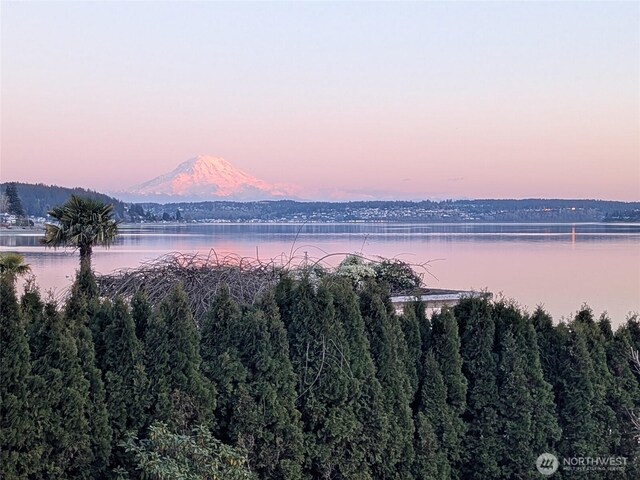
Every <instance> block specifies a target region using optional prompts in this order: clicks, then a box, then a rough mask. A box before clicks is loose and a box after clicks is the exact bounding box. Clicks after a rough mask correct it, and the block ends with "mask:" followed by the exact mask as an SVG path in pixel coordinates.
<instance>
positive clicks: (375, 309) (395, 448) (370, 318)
mask: <svg viewBox="0 0 640 480" xmlns="http://www.w3.org/2000/svg"><path fill="white" fill-rule="evenodd" d="M360 311H361V313H362V317H363V319H364V322H365V325H366V329H367V334H368V336H369V344H370V346H371V354H372V357H373V360H374V363H375V365H376V368H377V376H378V380H379V381H380V385H381V386H382V391H383V397H384V399H385V407H386V411H387V415H388V418H389V442H388V443H387V445H386V449H385V452H384V458H385V462H384V464H383V472H381V473H379V474H376V478H411V466H412V464H413V460H414V450H413V439H414V424H413V418H412V412H411V403H412V401H413V398H412V388H411V382H410V380H409V377H408V375H407V369H406V363H405V359H406V352H407V345H406V342H405V339H404V334H403V333H402V329H401V327H400V323H399V321H398V318H397V317H396V316H395V315H394V313H393V308H392V306H391V305H390V303H389V301H388V294H387V293H386V292H385V291H384V290H383V289H382V288H381V287H380V285H378V284H377V283H375V282H374V281H368V282H367V283H366V284H365V286H364V289H363V291H362V292H361V294H360Z"/></svg>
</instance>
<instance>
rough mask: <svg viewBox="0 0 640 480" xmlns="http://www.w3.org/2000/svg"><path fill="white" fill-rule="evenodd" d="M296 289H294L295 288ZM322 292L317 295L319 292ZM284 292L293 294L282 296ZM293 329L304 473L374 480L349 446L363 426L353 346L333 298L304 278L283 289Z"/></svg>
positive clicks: (285, 315)
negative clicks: (338, 319) (354, 377)
mask: <svg viewBox="0 0 640 480" xmlns="http://www.w3.org/2000/svg"><path fill="white" fill-rule="evenodd" d="M292 287H293V286H292ZM315 288H317V291H314V289H315ZM283 292H286V293H287V294H288V295H290V296H289V297H288V298H285V297H283ZM278 293H279V295H280V298H279V303H280V304H281V305H286V308H285V309H283V311H281V315H282V316H283V318H284V319H285V324H286V325H287V327H288V328H287V329H288V336H289V347H290V353H291V363H292V366H293V369H294V372H295V373H296V375H297V383H298V399H297V404H298V409H299V411H300V413H301V414H302V424H303V429H304V433H305V435H304V437H305V439H304V441H305V450H306V455H305V465H304V473H305V474H306V475H308V476H310V477H312V478H318V479H321V478H327V479H328V478H336V479H347V478H354V479H362V478H369V475H368V474H367V472H362V471H361V470H360V467H361V460H360V459H359V458H357V457H354V455H353V454H352V452H350V450H349V448H348V446H349V445H352V444H354V443H356V441H357V437H356V435H357V433H354V432H358V431H359V429H360V427H359V425H358V420H357V417H356V413H355V411H354V402H353V398H352V397H351V392H350V387H351V385H352V379H351V374H350V372H349V370H348V356H347V355H348V345H347V342H346V338H345V335H344V330H343V328H342V325H341V324H339V323H338V322H336V319H335V312H334V307H333V302H332V298H331V295H330V294H329V292H328V290H327V288H326V287H325V286H323V285H319V286H317V287H314V286H313V285H312V284H311V283H310V281H309V279H308V278H303V279H302V280H301V281H299V282H298V283H297V285H295V287H293V288H290V289H289V288H287V289H286V290H285V289H284V288H281V289H280V290H279V292H278Z"/></svg>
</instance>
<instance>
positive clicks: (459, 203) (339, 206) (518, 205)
mask: <svg viewBox="0 0 640 480" xmlns="http://www.w3.org/2000/svg"><path fill="white" fill-rule="evenodd" d="M5 185H6V184H0V191H2V192H4V188H5ZM16 186H17V190H18V195H19V196H20V198H21V200H22V204H23V206H24V208H25V210H26V212H27V213H28V214H29V215H34V216H42V217H44V216H45V215H46V214H47V211H48V210H50V209H51V208H52V207H54V206H56V205H61V204H62V203H64V202H65V201H66V200H67V199H68V198H69V197H70V196H71V195H72V194H76V195H81V196H89V197H93V198H97V199H99V200H101V201H103V202H106V203H111V204H113V207H114V213H115V216H116V218H118V219H121V220H124V221H128V222H141V221H144V222H154V221H163V220H164V221H205V222H206V221H214V222H216V221H222V222H411V223H427V222H436V223H437V222H601V221H611V222H616V221H618V222H620V221H626V222H637V221H639V220H640V217H639V213H638V212H640V202H619V201H610V200H566V199H540V198H532V199H521V200H513V199H476V200H443V201H429V200H424V201H420V202H412V201H357V202H299V201H295V200H275V201H274V200H267V201H252V202H239V201H222V200H218V201H209V202H172V203H164V204H161V203H155V202H143V203H129V202H122V201H121V200H119V199H117V198H114V197H111V196H108V195H105V194H103V193H98V192H95V191H92V190H86V189H84V188H66V187H58V186H53V185H44V184H29V183H17V184H16Z"/></svg>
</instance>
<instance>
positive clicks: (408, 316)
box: [398, 305, 423, 404]
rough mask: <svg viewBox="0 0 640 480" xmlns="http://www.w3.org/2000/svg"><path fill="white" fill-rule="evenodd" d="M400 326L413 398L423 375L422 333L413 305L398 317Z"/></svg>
mask: <svg viewBox="0 0 640 480" xmlns="http://www.w3.org/2000/svg"><path fill="white" fill-rule="evenodd" d="M398 320H399V321H400V327H401V328H402V333H403V335H404V339H405V342H406V344H407V349H406V352H407V355H406V358H405V364H406V368H407V375H408V378H409V383H410V384H411V399H412V404H413V399H415V398H416V395H417V393H418V389H419V378H420V377H421V376H422V375H421V373H422V362H423V359H422V338H421V335H420V325H419V324H418V319H417V318H416V312H415V308H414V307H413V306H411V305H409V306H407V307H405V308H404V311H403V312H402V315H401V316H400V317H399V318H398Z"/></svg>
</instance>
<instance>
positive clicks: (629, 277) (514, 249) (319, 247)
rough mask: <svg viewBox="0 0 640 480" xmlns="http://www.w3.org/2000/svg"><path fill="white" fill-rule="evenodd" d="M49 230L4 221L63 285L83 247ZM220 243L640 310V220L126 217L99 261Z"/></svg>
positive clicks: (563, 306) (1, 242)
mask: <svg viewBox="0 0 640 480" xmlns="http://www.w3.org/2000/svg"><path fill="white" fill-rule="evenodd" d="M41 235H42V232H31V231H20V230H3V231H0V251H17V252H20V253H21V254H23V255H24V256H25V259H26V261H27V263H29V264H31V266H32V270H33V272H34V273H35V274H36V276H37V277H38V283H39V284H40V285H41V287H42V289H43V290H47V289H54V290H55V291H56V292H60V291H61V290H63V289H64V288H67V287H68V286H69V284H70V279H71V277H72V276H73V275H74V271H75V269H76V268H77V263H78V259H77V254H75V253H73V252H70V251H67V252H65V251H63V250H58V251H53V250H45V249H44V248H43V247H41V246H40V245H39V244H38V241H39V238H40V237H41ZM296 235H297V238H296ZM294 240H295V243H294ZM211 249H215V251H216V252H217V253H218V255H224V254H226V253H234V254H237V255H240V256H246V257H252V258H256V256H259V257H260V258H261V259H262V260H267V259H272V258H276V257H277V258H278V259H283V258H284V259H286V258H288V257H290V256H293V257H295V260H294V261H302V259H303V258H304V256H305V253H306V255H307V256H308V257H309V258H311V259H317V258H320V257H322V256H324V255H325V254H326V253H339V252H343V253H350V252H363V253H364V254H365V255H367V256H372V257H373V256H376V255H382V256H385V257H395V256H397V257H398V258H400V259H403V260H405V261H408V262H411V263H415V264H421V263H423V262H429V264H428V265H429V273H426V274H425V281H426V283H427V285H428V286H431V287H435V288H458V289H470V288H473V289H483V288H486V289H488V290H489V291H491V292H493V293H494V294H496V295H499V294H503V295H504V296H505V297H509V298H514V299H516V300H517V301H518V303H520V304H521V305H522V306H524V307H526V308H528V309H529V310H532V309H534V308H535V306H536V305H538V304H543V305H544V306H545V308H546V309H547V310H548V311H549V312H550V313H551V314H552V315H553V316H554V318H555V319H557V320H559V319H560V318H562V317H565V318H566V317H568V316H570V315H571V314H572V313H573V312H575V311H576V309H578V308H580V306H581V305H582V304H583V303H587V304H588V305H590V306H591V308H593V310H594V311H595V313H596V314H598V315H599V314H600V313H602V312H603V311H607V312H608V313H609V315H610V316H611V318H612V320H613V321H614V323H620V322H622V321H624V319H625V318H626V317H627V315H628V314H629V313H630V312H638V311H640V224H624V225H621V224H594V223H589V224H574V225H571V224H430V225H429V224H427V225H424V224H421V225H399V224H307V225H302V226H300V225H295V224H213V225H143V226H140V225H125V226H123V227H122V228H121V235H120V236H119V238H118V241H117V243H116V244H115V245H114V246H113V247H111V249H109V250H103V249H100V248H98V249H96V250H95V254H94V267H95V269H96V271H98V272H101V273H108V272H111V271H113V270H116V269H119V268H124V267H136V266H137V265H139V263H140V262H141V261H144V260H149V259H153V258H156V257H158V256H160V255H162V254H165V253H168V252H174V251H180V252H200V253H203V254H207V253H208V252H209V251H210V250H211ZM340 259H341V257H340V256H331V257H329V258H328V259H327V260H328V261H329V262H333V263H335V262H338V261H340Z"/></svg>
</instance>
